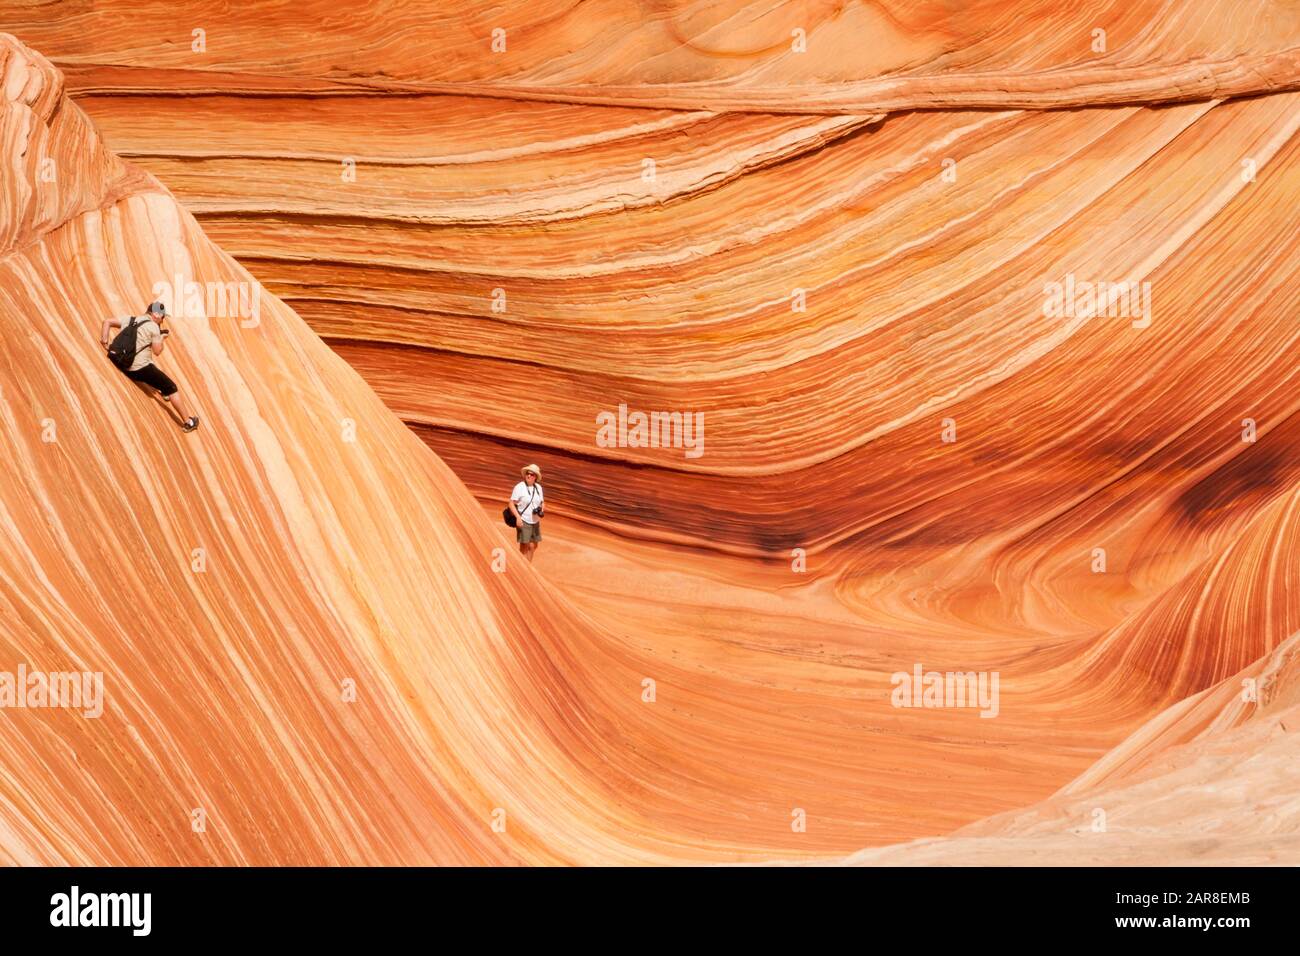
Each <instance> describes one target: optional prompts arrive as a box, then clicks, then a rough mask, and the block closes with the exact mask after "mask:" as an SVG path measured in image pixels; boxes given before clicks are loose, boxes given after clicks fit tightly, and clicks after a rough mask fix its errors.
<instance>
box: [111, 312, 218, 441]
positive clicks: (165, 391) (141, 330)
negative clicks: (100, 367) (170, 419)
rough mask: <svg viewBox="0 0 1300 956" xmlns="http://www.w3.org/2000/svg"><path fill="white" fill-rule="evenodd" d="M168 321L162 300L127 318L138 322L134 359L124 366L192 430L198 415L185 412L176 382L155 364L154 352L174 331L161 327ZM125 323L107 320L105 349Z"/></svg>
mask: <svg viewBox="0 0 1300 956" xmlns="http://www.w3.org/2000/svg"><path fill="white" fill-rule="evenodd" d="M166 321H167V308H166V306H164V305H163V304H162V303H161V302H151V303H150V304H149V308H148V310H147V311H146V312H145V314H144V315H143V316H134V315H133V316H128V317H127V319H126V320H125V324H127V325H130V324H131V323H135V324H136V332H135V357H134V358H133V359H131V363H130V365H128V366H127V367H126V369H124V372H125V374H126V377H127V378H129V379H131V381H133V382H139V383H140V384H142V385H148V386H149V387H150V388H152V389H155V390H156V391H157V392H158V393H159V394H160V395H162V397H163V401H165V402H167V403H168V404H170V405H171V407H172V408H173V409H175V410H176V413H177V414H178V415H180V417H181V427H182V428H184V429H185V431H187V432H192V431H194V429H196V428H198V427H199V418H198V416H197V415H190V414H188V413H187V412H186V411H185V406H184V405H182V404H181V397H180V394H179V392H178V390H177V388H176V383H175V382H173V381H172V380H171V378H170V377H169V376H168V375H167V374H166V373H165V372H163V370H162V369H160V368H159V367H158V366H157V365H155V364H154V363H153V357H154V356H155V355H162V352H163V348H164V346H165V345H166V344H167V336H168V335H170V334H171V330H170V329H164V328H163V327H162V324H163V323H164V322H166ZM123 324H124V322H123V320H122V319H108V320H107V321H106V322H105V323H104V326H103V328H102V329H100V333H99V341H100V344H101V345H103V346H104V348H108V347H109V344H110V343H111V341H112V340H113V338H115V336H116V332H115V330H116V329H119V328H121V327H122V326H123Z"/></svg>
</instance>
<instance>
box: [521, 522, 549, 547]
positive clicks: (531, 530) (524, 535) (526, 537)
mask: <svg viewBox="0 0 1300 956" xmlns="http://www.w3.org/2000/svg"><path fill="white" fill-rule="evenodd" d="M515 540H516V541H518V542H519V543H520V544H528V542H530V541H541V540H542V523H541V522H540V521H539V522H537V524H529V523H528V522H527V521H521V522H519V524H518V525H517V526H516V527H515Z"/></svg>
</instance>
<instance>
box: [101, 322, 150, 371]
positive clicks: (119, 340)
mask: <svg viewBox="0 0 1300 956" xmlns="http://www.w3.org/2000/svg"><path fill="white" fill-rule="evenodd" d="M142 322H144V319H142V318H138V317H137V316H134V315H133V316H131V320H130V321H129V322H127V323H126V325H124V326H122V331H120V332H118V333H117V337H116V338H115V339H113V344H112V345H110V346H109V347H108V358H109V361H111V362H112V363H113V364H114V365H116V366H117V367H118V368H120V369H121V370H122V371H123V372H129V371H130V370H131V363H133V362H134V361H135V357H136V356H137V355H139V354H140V352H141V349H139V348H136V345H135V340H136V333H137V332H139V331H140V324H141V323H142Z"/></svg>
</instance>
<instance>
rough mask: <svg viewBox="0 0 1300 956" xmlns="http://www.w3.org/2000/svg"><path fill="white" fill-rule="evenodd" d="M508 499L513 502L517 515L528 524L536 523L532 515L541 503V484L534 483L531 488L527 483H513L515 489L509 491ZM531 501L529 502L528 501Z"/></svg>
mask: <svg viewBox="0 0 1300 956" xmlns="http://www.w3.org/2000/svg"><path fill="white" fill-rule="evenodd" d="M510 500H511V501H513V502H514V503H515V508H516V510H518V512H519V517H521V518H523V519H524V521H525V522H527V523H528V524H537V519H536V518H534V517H533V512H534V511H535V510H537V509H538V508H539V507H541V504H542V486H541V485H539V484H537V483H534V484H533V487H532V488H529V487H528V483H527V482H524V481H521V482H519V484H517V485H515V490H514V491H512V492H511V493H510ZM530 501H531V503H530Z"/></svg>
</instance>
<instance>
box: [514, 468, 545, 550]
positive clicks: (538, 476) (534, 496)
mask: <svg viewBox="0 0 1300 956" xmlns="http://www.w3.org/2000/svg"><path fill="white" fill-rule="evenodd" d="M519 471H520V477H522V478H523V481H521V482H519V484H517V485H515V490H514V491H512V492H510V511H511V513H513V514H514V516H515V540H516V541H518V542H519V551H520V553H521V554H523V556H524V557H525V558H527V559H528V560H529V561H532V560H533V554H534V553H535V552H536V551H537V545H538V544H540V543H541V540H542V525H541V518H542V517H543V515H542V470H541V469H540V468H538V467H537V466H536V465H524V467H523V468H521V469H520V470H519Z"/></svg>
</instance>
